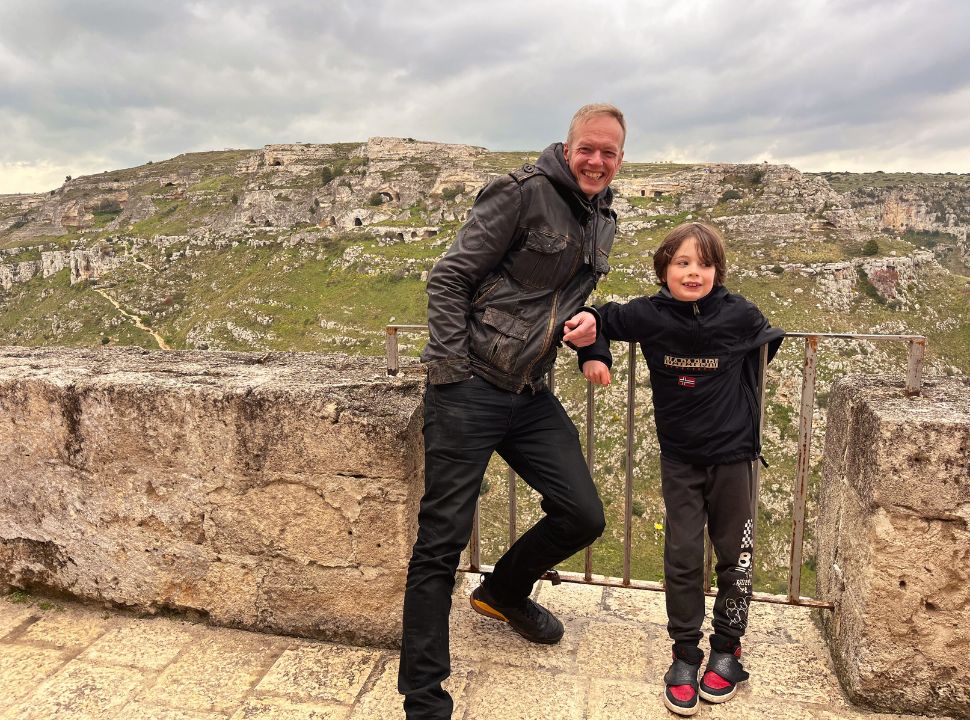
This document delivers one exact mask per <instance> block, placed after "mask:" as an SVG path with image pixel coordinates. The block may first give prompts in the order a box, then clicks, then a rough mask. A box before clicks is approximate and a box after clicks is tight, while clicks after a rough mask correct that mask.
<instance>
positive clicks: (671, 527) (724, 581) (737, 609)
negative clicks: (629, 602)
mask: <svg viewBox="0 0 970 720" xmlns="http://www.w3.org/2000/svg"><path fill="white" fill-rule="evenodd" d="M660 478H661V484H662V487H663V497H664V506H665V508H666V511H667V523H666V527H665V529H664V582H665V593H664V594H665V596H666V600H667V632H668V633H669V634H670V637H671V639H672V640H673V641H674V643H675V644H680V645H697V644H698V643H699V642H700V640H701V638H702V637H703V634H702V633H701V623H702V622H703V621H704V525H705V521H706V524H707V532H708V534H709V535H710V537H711V545H713V547H714V553H715V555H716V556H717V565H715V568H714V569H715V572H716V574H717V597H716V598H715V599H714V622H713V625H714V632H715V634H717V635H721V636H723V637H725V638H731V639H732V640H740V639H741V637H742V636H743V635H744V631H745V628H746V627H747V624H748V605H749V604H750V603H751V568H752V563H753V562H754V556H753V552H754V549H753V544H754V538H753V537H752V525H753V520H752V510H753V508H754V505H753V493H754V485H753V474H752V469H751V462H750V461H747V460H745V461H742V462H737V463H729V464H724V465H706V466H705V465H689V464H686V463H682V462H678V461H676V460H671V459H670V458H667V457H664V456H662V455H661V457H660Z"/></svg>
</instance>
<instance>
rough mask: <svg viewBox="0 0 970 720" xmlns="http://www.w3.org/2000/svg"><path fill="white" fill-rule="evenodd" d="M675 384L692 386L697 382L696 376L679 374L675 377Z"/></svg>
mask: <svg viewBox="0 0 970 720" xmlns="http://www.w3.org/2000/svg"><path fill="white" fill-rule="evenodd" d="M677 384H678V385H680V386H681V387H687V388H692V387H694V386H695V385H696V384H697V378H692V377H690V376H689V375H681V376H680V377H679V378H677Z"/></svg>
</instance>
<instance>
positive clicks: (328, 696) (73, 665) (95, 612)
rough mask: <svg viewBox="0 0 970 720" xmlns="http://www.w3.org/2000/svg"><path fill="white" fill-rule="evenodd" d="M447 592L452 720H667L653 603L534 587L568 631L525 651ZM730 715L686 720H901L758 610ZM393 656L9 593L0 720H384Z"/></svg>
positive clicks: (1, 613) (803, 615)
mask: <svg viewBox="0 0 970 720" xmlns="http://www.w3.org/2000/svg"><path fill="white" fill-rule="evenodd" d="M468 591H469V590H468V588H467V587H462V588H461V589H460V590H459V594H460V595H461V597H456V602H455V608H454V611H453V612H452V655H453V657H454V674H453V676H452V678H451V680H450V689H451V691H452V694H453V695H454V697H455V699H456V707H455V718H456V720H457V719H461V720H531V719H535V720H538V719H540V718H542V719H543V720H547V719H548V720H607V719H609V720H634V719H639V718H643V719H649V718H661V719H664V720H667V719H669V718H673V717H675V716H673V715H670V714H669V713H668V712H667V711H666V710H665V709H664V708H663V706H662V704H661V701H660V690H661V684H660V678H661V676H662V675H663V673H664V671H665V670H666V668H667V665H668V663H669V660H668V657H669V649H668V648H669V644H668V641H667V639H666V631H665V627H664V623H665V617H664V611H663V596H662V595H660V594H659V593H653V592H647V591H638V590H617V589H612V588H608V589H604V588H597V587H583V586H577V585H569V584H563V585H560V586H558V587H552V586H549V585H548V584H542V585H541V586H540V587H539V588H538V594H539V600H540V601H541V602H542V603H543V604H544V605H546V606H547V607H549V608H550V609H551V610H553V611H554V612H556V613H557V614H558V615H559V616H560V617H561V618H562V619H563V621H564V623H565V625H566V636H565V637H564V638H563V641H562V642H561V643H560V644H559V645H557V646H554V647H544V646H542V647H540V646H537V645H532V644H530V643H527V642H526V641H524V640H521V639H520V638H519V637H518V636H516V635H514V634H513V633H511V632H510V631H509V630H508V629H507V628H505V627H504V626H503V625H501V624H500V623H497V622H495V621H492V620H488V619H486V618H483V617H481V616H479V615H476V614H474V613H473V612H472V611H471V609H470V608H469V607H468V605H467V603H466V602H465V598H464V595H465V594H467V592H468ZM744 659H745V665H746V667H747V668H748V670H750V671H751V673H752V679H751V680H750V681H749V682H748V683H746V685H745V686H742V687H743V690H741V691H740V692H739V694H738V696H737V697H736V698H735V699H734V700H732V701H731V702H729V703H727V704H725V705H721V706H713V705H706V704H705V705H704V706H703V707H701V709H700V712H699V713H698V714H697V715H696V716H695V717H697V718H724V719H727V718H734V719H741V720H744V719H747V718H751V719H754V718H797V719H798V720H835V719H837V718H846V719H855V718H883V719H886V720H888V719H889V718H903V717H910V716H902V715H885V714H882V715H878V714H872V713H868V712H866V711H864V710H860V709H858V708H855V707H853V706H852V705H850V704H849V703H848V701H847V700H846V699H845V696H844V695H843V693H842V692H841V690H840V688H839V685H838V682H837V681H836V679H835V677H834V675H833V674H832V670H831V663H830V661H829V659H828V656H827V653H826V650H825V647H824V645H823V643H822V641H821V637H820V635H819V632H818V630H817V629H816V627H815V625H814V624H813V623H812V621H811V618H810V616H809V613H808V611H806V610H803V609H799V608H788V607H784V606H770V605H765V604H761V603H756V604H755V606H754V608H753V610H752V613H751V630H750V631H749V635H748V639H747V643H746V652H745V658H744ZM396 673H397V654H396V653H395V652H393V651H390V650H384V649H370V648H358V647H350V646H346V645H334V644H329V643H324V642H315V641H308V640H301V639H296V638H289V637H280V636H273V635H262V634H258V633H250V632H244V631H240V630H227V629H222V628H213V627H209V626H207V625H205V624H201V623H192V622H188V621H185V620H180V619H173V618H166V617H154V618H142V617H138V616H136V615H132V614H126V613H119V612H114V611H105V610H102V609H100V608H97V607H93V606H90V605H81V604H74V603H68V602H63V601H51V600H44V599H43V598H38V597H29V596H24V595H22V594H14V595H10V596H6V597H3V598H0V720H48V719H49V718H77V719H78V720H80V719H82V718H83V719H91V720H95V719H96V720H101V719H102V718H104V719H106V720H107V719H125V720H127V719H128V718H132V719H137V720H226V719H227V718H230V719H231V720H244V719H249V718H259V719H265V720H283V719H286V720H385V719H391V720H396V719H398V718H403V712H402V711H401V704H400V697H399V696H398V694H397V691H396V689H395V682H396Z"/></svg>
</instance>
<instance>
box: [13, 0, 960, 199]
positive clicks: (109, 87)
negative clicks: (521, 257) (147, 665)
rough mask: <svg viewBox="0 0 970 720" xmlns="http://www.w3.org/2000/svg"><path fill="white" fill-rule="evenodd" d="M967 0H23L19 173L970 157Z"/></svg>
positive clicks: (17, 93) (869, 164) (18, 33)
mask: <svg viewBox="0 0 970 720" xmlns="http://www.w3.org/2000/svg"><path fill="white" fill-rule="evenodd" d="M968 30H970V2H966V1H965V0H913V1H911V2H907V1H903V0H831V1H824V0H817V1H816V0H748V2H744V3H741V2H731V1H729V0H720V1H718V0H677V1H676V2H671V0H662V1H661V2H657V1H655V0H611V1H610V2H608V3H607V2H579V0H557V1H556V2H547V1H545V0H533V1H529V0H490V1H489V2H482V1H479V2H474V3H472V2H467V3H465V2H457V1H456V0H450V1H449V2H443V1H442V2H439V1H437V0H400V1H394V0H348V1H346V2H337V1H329V0H275V1H272V2H271V1H269V0H265V1H257V2H246V1H245V0H231V1H230V0H196V1H194V2H189V1H186V0H166V1H165V2H160V1H159V0H150V1H148V0H3V2H2V3H0V193H10V192H36V191H43V190H48V189H51V188H54V187H57V186H58V185H60V184H61V182H63V179H64V176H65V175H68V174H71V175H75V176H77V175H82V174H88V173H93V172H100V171H102V170H111V169H117V168H121V167H130V166H133V165H140V164H142V163H144V162H145V161H147V160H162V159H165V158H168V157H172V156H174V155H177V154H179V153H182V152H189V151H196V150H213V149H215V150H221V149H223V148H228V147H233V148H242V147H250V148H255V147H261V146H262V145H264V144H267V143H278V142H297V141H299V142H314V143H327V142H340V141H354V140H365V139H366V138H367V137H370V136H374V135H393V136H403V137H415V138H419V139H424V140H436V141H442V142H459V143H470V144H474V145H484V146H485V147H488V148H490V149H493V150H522V149H541V148H543V147H545V146H546V145H547V144H548V143H549V142H552V141H555V140H560V139H562V138H563V135H564V133H565V128H566V126H567V125H568V122H569V118H570V116H571V115H572V112H573V111H574V110H575V109H576V108H577V107H578V106H579V105H582V104H584V103H586V102H594V101H608V102H613V103H616V104H617V105H619V106H620V107H621V108H622V109H623V110H624V112H625V113H626V114H627V117H628V121H629V126H630V127H629V136H628V140H627V147H626V159H627V160H629V161H643V162H646V161H653V160H674V161H725V162H747V161H761V160H768V161H771V162H785V163H790V164H792V165H794V166H795V167H798V168H799V169H802V170H879V169H881V170H886V171H890V170H897V171H898V170H923V171H934V172H946V171H952V172H970V119H968V116H970V41H968V40H967V37H968Z"/></svg>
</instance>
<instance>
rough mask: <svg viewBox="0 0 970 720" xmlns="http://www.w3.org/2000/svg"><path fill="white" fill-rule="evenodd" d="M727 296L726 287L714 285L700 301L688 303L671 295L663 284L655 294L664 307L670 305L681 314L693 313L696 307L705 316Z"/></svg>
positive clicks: (665, 284)
mask: <svg viewBox="0 0 970 720" xmlns="http://www.w3.org/2000/svg"><path fill="white" fill-rule="evenodd" d="M727 294H728V290H727V288H726V287H724V286H723V285H715V286H714V287H713V288H712V289H711V291H710V292H709V293H707V295H705V296H704V297H702V298H701V299H700V300H695V301H692V302H688V301H686V300H678V299H677V298H675V297H674V296H673V295H671V294H670V288H668V287H667V283H664V284H663V285H661V286H660V292H658V293H657V297H659V298H661V299H662V300H663V301H664V304H665V305H670V306H671V307H673V308H675V309H678V310H681V311H683V312H689V313H693V306H694V305H697V307H698V308H699V309H700V311H701V314H702V315H706V314H707V312H708V310H710V309H711V308H712V307H713V306H715V305H717V304H718V303H720V302H721V300H722V299H723V298H724V296H725V295H727Z"/></svg>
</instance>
